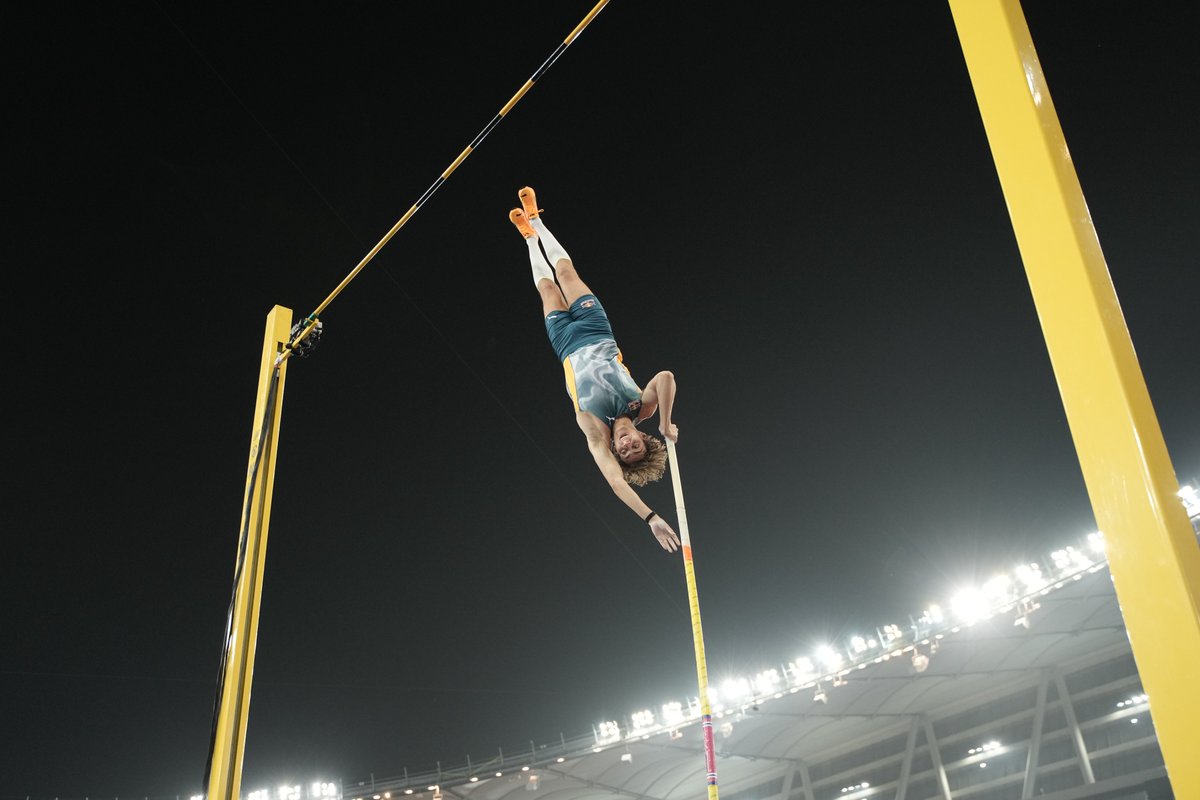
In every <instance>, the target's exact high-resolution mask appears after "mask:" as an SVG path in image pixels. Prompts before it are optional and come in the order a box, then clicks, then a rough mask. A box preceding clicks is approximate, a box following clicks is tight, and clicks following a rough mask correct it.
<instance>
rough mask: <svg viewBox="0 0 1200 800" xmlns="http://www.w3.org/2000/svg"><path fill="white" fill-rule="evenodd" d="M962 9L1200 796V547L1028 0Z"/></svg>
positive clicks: (1072, 410) (1038, 288) (1088, 447)
mask: <svg viewBox="0 0 1200 800" xmlns="http://www.w3.org/2000/svg"><path fill="white" fill-rule="evenodd" d="M949 2H950V9H951V12H952V13H953V16H954V24H955V26H956V27H957V29H958V36H959V40H960V42H961V44H962V49H963V54H964V55H965V57H966V62H967V68H968V71H969V72H970V75H971V82H972V84H973V85H974V87H975V96H976V99H977V100H978V102H979V111H980V114H981V116H982V117H983V124H984V128H985V129H986V131H987V137H988V142H989V143H990V145H991V150H992V156H993V158H994V159H995V162H996V172H997V173H998V175H999V178H1000V184H1001V186H1002V188H1003V190H1004V198H1005V200H1006V201H1007V204H1008V210H1009V214H1010V216H1011V218H1012V223H1013V231H1014V232H1015V233H1016V238H1017V245H1018V247H1019V248H1020V251H1021V259H1022V261H1023V262H1024V264H1025V271H1026V273H1027V275H1028V277H1029V286H1030V289H1031V290H1032V292H1033V299H1034V303H1035V304H1036V306H1037V312H1038V317H1039V318H1040V319H1041V324H1042V331H1043V333H1044V334H1045V337H1046V346H1047V349H1048V351H1049V354H1050V361H1051V364H1052V365H1053V367H1054V375H1055V378H1056V379H1057V380H1058V386H1059V391H1060V393H1061V395H1062V399H1063V407H1064V409H1065V411H1066V416H1067V422H1068V423H1069V425H1070V428H1071V435H1072V438H1073V439H1074V441H1075V449H1076V451H1077V453H1078V455H1079V463H1080V466H1081V467H1082V470H1083V477H1084V482H1085V483H1086V485H1087V490H1088V496H1089V497H1090V499H1091V502H1092V508H1093V510H1094V512H1095V515H1096V521H1097V523H1098V524H1099V526H1100V529H1101V530H1102V531H1103V532H1104V537H1105V541H1106V543H1107V550H1108V563H1109V569H1110V570H1111V572H1112V580H1113V585H1114V586H1115V587H1116V591H1117V600H1118V602H1119V603H1120V606H1121V613H1122V614H1123V616H1124V618H1125V627H1126V629H1127V631H1128V634H1129V642H1130V645H1131V647H1132V649H1133V655H1134V659H1135V660H1136V662H1137V667H1138V673H1139V674H1140V675H1141V679H1142V686H1143V688H1144V689H1145V690H1146V693H1147V694H1148V695H1149V696H1150V709H1151V712H1152V714H1153V715H1154V725H1155V728H1156V729H1157V732H1158V743H1159V746H1160V748H1161V749H1162V754H1163V759H1164V761H1165V762H1166V767H1167V775H1168V777H1169V778H1170V781H1171V786H1172V789H1173V791H1174V794H1175V796H1176V797H1180V798H1183V797H1189V798H1200V759H1198V758H1196V754H1197V753H1200V724H1198V723H1197V720H1200V694H1198V693H1197V692H1196V688H1195V682H1196V681H1195V678H1196V674H1197V666H1196V665H1197V664H1200V602H1198V600H1200V547H1197V544H1196V536H1195V533H1194V532H1193V531H1192V527H1191V525H1190V524H1189V523H1188V519H1187V513H1186V512H1185V510H1184V508H1183V504H1182V502H1181V501H1180V499H1179V497H1178V495H1177V493H1178V491H1179V481H1178V479H1177V478H1176V476H1175V471H1174V468H1173V467H1172V466H1171V461H1170V457H1169V456H1168V454H1167V448H1166V444H1165V443H1164V441H1163V437H1162V432H1161V431H1160V429H1159V426H1158V420H1157V418H1156V417H1155V414H1154V408H1153V406H1152V405H1151V402H1150V396H1149V393H1148V391H1147V389H1146V384H1145V380H1144V379H1143V377H1142V373H1141V368H1140V366H1139V365H1138V361H1137V356H1136V355H1135V353H1134V349H1133V343H1132V341H1131V339H1130V336H1129V331H1128V329H1127V328H1126V326H1125V319H1124V316H1123V315H1122V313H1121V307H1120V304H1119V303H1118V302H1117V296H1116V290H1115V289H1114V287H1113V283H1112V279H1111V277H1110V276H1109V273H1108V267H1107V265H1106V264H1105V261H1104V254H1103V253H1102V252H1101V249H1100V242H1099V239H1098V237H1097V235H1096V230H1095V228H1094V227H1093V225H1092V220H1091V217H1090V215H1089V213H1088V208H1087V203H1086V202H1085V201H1084V198H1083V191H1082V189H1081V188H1080V185H1079V179H1078V176H1077V175H1076V173H1075V167H1074V165H1073V164H1072V163H1071V155H1070V152H1069V151H1068V149H1067V144H1066V141H1065V139H1064V137H1063V132H1062V128H1061V126H1060V125H1059V121H1058V116H1057V114H1056V113H1055V110H1054V104H1053V102H1051V99H1050V91H1049V88H1048V87H1047V84H1046V78H1045V76H1044V75H1043V74H1042V68H1041V64H1040V63H1039V62H1038V58H1037V53H1036V51H1035V50H1034V47H1033V41H1032V39H1031V37H1030V34H1029V27H1028V25H1027V24H1026V21H1025V16H1024V13H1023V12H1022V10H1021V6H1020V3H1019V2H1017V0H949ZM1086 8H1087V6H1086V5H1082V6H1080V13H1081V14H1082V13H1086ZM1132 13H1138V12H1137V11H1136V9H1134V10H1133V11H1132ZM1169 77H1170V76H1163V79H1164V80H1166V79H1168V78H1169ZM1138 267H1139V265H1131V268H1135V269H1136V268H1138ZM1030 789H1031V790H1032V789H1033V787H1030Z"/></svg>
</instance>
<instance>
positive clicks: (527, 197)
mask: <svg viewBox="0 0 1200 800" xmlns="http://www.w3.org/2000/svg"><path fill="white" fill-rule="evenodd" d="M517 197H518V198H520V200H521V208H523V209H524V210H525V216H526V217H528V218H529V219H537V218H538V215H539V214H541V213H542V210H543V209H540V208H538V204H537V195H535V194H534V193H533V187H531V186H525V187H522V188H521V190H520V191H519V192H517Z"/></svg>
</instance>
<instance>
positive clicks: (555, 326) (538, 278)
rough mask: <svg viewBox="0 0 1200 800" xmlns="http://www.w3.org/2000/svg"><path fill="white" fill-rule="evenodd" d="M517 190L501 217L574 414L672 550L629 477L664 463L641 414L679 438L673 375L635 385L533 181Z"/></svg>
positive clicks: (642, 481)
mask: <svg viewBox="0 0 1200 800" xmlns="http://www.w3.org/2000/svg"><path fill="white" fill-rule="evenodd" d="M517 197H518V198H519V199H520V201H521V207H520V208H514V209H513V210H512V211H510V212H509V214H508V218H509V219H510V220H511V221H512V223H513V225H515V226H516V227H517V230H518V231H519V232H520V234H521V236H523V237H524V238H525V244H526V246H527V247H528V248H529V262H530V264H531V265H532V267H533V281H534V283H535V284H536V285H537V290H538V294H540V295H541V297H542V314H543V316H544V317H545V320H546V333H547V334H548V335H549V336H550V344H551V345H552V346H553V347H554V354H555V355H556V356H558V360H559V361H560V362H562V366H563V371H564V372H565V373H566V381H567V393H568V394H569V395H570V396H571V401H572V403H573V404H574V406H575V422H576V423H577V424H578V425H579V429H580V430H582V431H583V435H584V436H585V437H587V446H588V450H589V451H590V452H591V454H592V458H593V459H595V461H596V466H597V467H599V468H600V472H601V473H602V474H603V475H604V478H605V480H607V481H608V485H609V486H610V487H611V488H612V490H613V493H615V494H616V495H617V497H619V498H620V499H621V502H623V503H624V504H625V505H627V506H628V507H629V509H630V510H631V511H633V513H635V514H637V515H638V516H639V517H641V518H642V519H643V520H645V522H646V523H648V524H649V526H650V532H651V533H652V534H654V538H655V539H657V540H658V543H659V544H660V545H661V546H662V548H663V549H664V550H666V551H668V552H674V551H675V550H678V549H679V537H678V536H677V535H676V533H675V531H674V529H673V528H672V527H671V525H670V523H668V522H667V521H666V520H665V519H663V518H662V517H660V516H659V515H658V514H656V513H655V512H654V510H653V509H651V508H650V506H648V505H646V503H645V502H643V501H642V499H641V498H640V497H639V496H638V494H637V492H635V491H634V490H633V489H632V488H631V487H630V484H633V485H635V486H645V485H646V484H647V483H649V482H651V481H656V480H658V479H659V478H661V477H662V474H663V471H664V470H665V469H666V464H667V447H666V445H665V444H663V442H662V441H661V440H659V439H657V438H655V437H653V436H650V435H649V434H646V433H643V432H642V431H639V430H638V429H637V426H638V425H639V424H640V423H641V422H643V421H644V420H647V419H649V418H650V417H652V416H653V415H654V412H655V411H656V410H657V411H658V420H659V422H658V430H659V433H661V434H662V435H663V436H664V437H666V438H667V439H670V440H671V441H672V442H676V441H678V439H679V429H678V428H677V427H676V426H675V423H673V422H671V410H672V408H673V406H674V405H675V376H674V375H673V374H672V373H670V372H667V371H663V372H660V373H658V374H657V375H655V376H654V377H653V378H651V379H650V382H649V383H648V384H646V388H644V389H642V388H639V387H638V385H637V383H636V382H634V380H633V377H632V376H631V375H630V374H629V369H628V368H627V367H626V366H625V363H624V360H623V358H622V356H621V351H620V349H618V348H617V342H616V339H615V338H614V337H613V332H612V327H611V326H610V325H609V323H608V316H607V315H606V314H605V313H604V306H602V305H600V300H599V299H597V297H596V295H595V294H593V293H592V290H591V289H589V288H588V286H587V284H585V283H584V282H583V281H582V280H580V278H579V273H577V272H576V271H575V265H574V263H572V261H571V257H570V256H569V255H567V251H566V250H564V249H563V246H562V245H561V244H559V242H558V240H557V239H555V238H554V235H553V234H552V233H550V231H549V229H547V228H546V223H545V222H543V221H542V217H541V214H542V210H541V209H539V208H538V204H537V198H536V196H535V195H534V192H533V189H531V188H530V187H528V186H526V187H524V188H523V189H521V190H520V191H518V192H517ZM543 248H544V249H545V254H544V255H543V252H542V250H543ZM556 275H557V281H556V280H555V276H556Z"/></svg>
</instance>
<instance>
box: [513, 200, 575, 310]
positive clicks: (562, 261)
mask: <svg viewBox="0 0 1200 800" xmlns="http://www.w3.org/2000/svg"><path fill="white" fill-rule="evenodd" d="M517 197H518V198H520V200H521V209H522V211H524V216H525V218H526V219H527V220H528V221H529V224H530V226H531V227H532V229H533V231H534V232H535V235H536V236H537V237H538V238H539V239H541V242H542V247H544V248H545V249H546V260H547V261H549V262H550V263H551V264H552V265H553V266H554V271H555V273H557V275H558V285H559V286H560V287H562V293H563V296H564V297H565V298H566V301H567V305H568V306H569V305H570V304H571V303H574V302H575V301H576V300H578V299H579V298H580V297H583V296H584V295H585V294H591V293H592V290H591V289H589V288H588V286H587V284H586V283H584V282H583V281H582V280H581V279H580V277H579V273H578V272H576V271H575V264H574V263H573V262H572V261H571V257H570V256H569V255H567V251H566V249H565V248H564V247H563V246H562V245H561V244H559V242H558V239H556V238H554V234H552V233H551V232H550V229H549V228H547V227H546V223H544V222H542V210H541V209H540V208H538V206H537V197H536V195H534V193H533V189H531V188H530V187H528V186H526V187H524V188H523V189H521V191H519V192H517Z"/></svg>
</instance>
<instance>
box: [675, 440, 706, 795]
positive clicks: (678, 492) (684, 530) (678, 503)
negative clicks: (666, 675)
mask: <svg viewBox="0 0 1200 800" xmlns="http://www.w3.org/2000/svg"><path fill="white" fill-rule="evenodd" d="M667 461H668V462H669V463H670V465H671V485H672V487H673V488H674V489H675V513H676V516H677V517H678V520H679V539H680V542H681V543H682V544H683V571H684V574H685V576H686V577H687V590H688V608H689V609H690V610H691V612H692V644H693V645H694V646H695V650H696V682H697V683H698V684H699V687H700V715H701V716H700V727H701V730H702V732H703V735H704V768H705V769H704V771H705V776H706V779H707V781H708V800H717V797H718V793H717V756H716V752H715V750H714V749H713V723H712V706H711V705H710V704H709V702H708V665H707V664H706V663H705V661H704V631H703V630H701V627H700V600H699V599H698V598H697V596H696V569H695V566H694V565H693V564H692V539H691V537H690V536H688V524H687V511H686V509H685V508H684V506H683V483H682V482H681V481H680V479H679V457H678V456H677V455H676V452H675V443H674V442H672V441H671V440H670V439H667Z"/></svg>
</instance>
